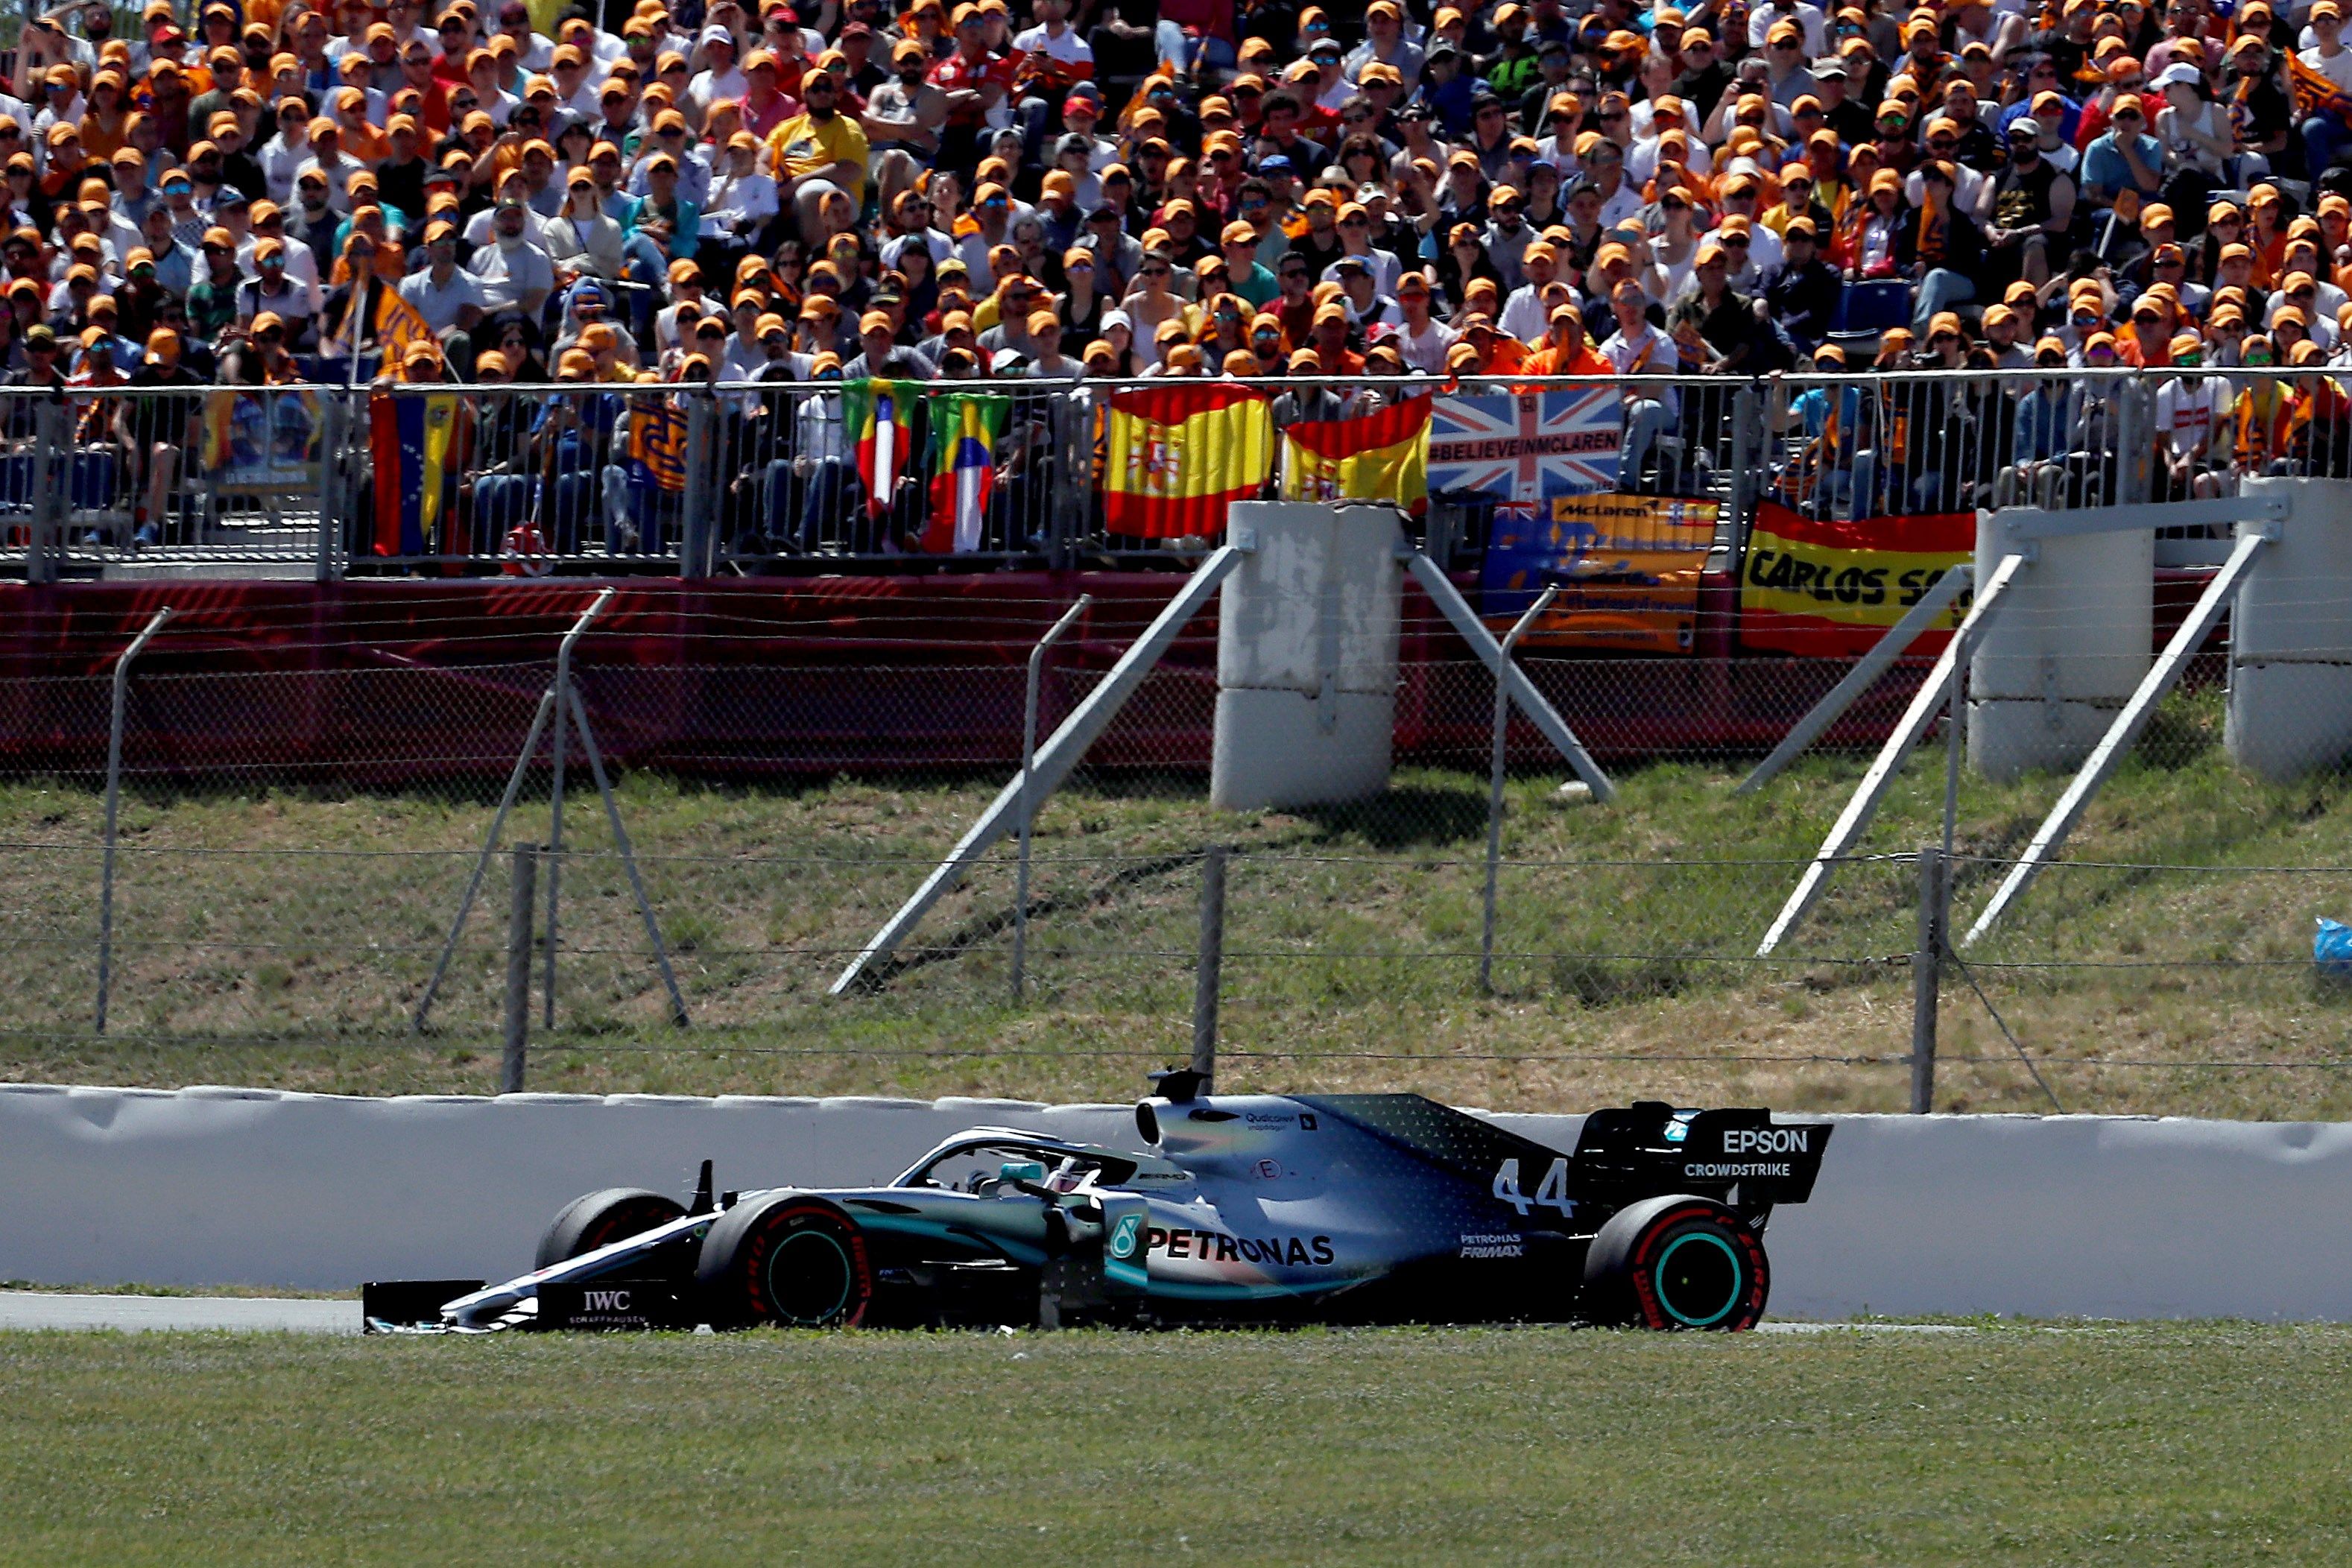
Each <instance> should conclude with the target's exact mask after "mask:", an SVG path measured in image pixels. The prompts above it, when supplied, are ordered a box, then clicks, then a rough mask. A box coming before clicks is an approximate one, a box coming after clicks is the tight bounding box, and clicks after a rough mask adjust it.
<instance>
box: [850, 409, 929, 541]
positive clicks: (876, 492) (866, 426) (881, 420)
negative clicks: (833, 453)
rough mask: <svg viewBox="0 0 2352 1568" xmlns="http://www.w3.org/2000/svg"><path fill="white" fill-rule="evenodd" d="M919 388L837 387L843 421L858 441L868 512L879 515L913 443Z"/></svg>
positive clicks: (859, 469) (886, 506)
mask: <svg viewBox="0 0 2352 1568" xmlns="http://www.w3.org/2000/svg"><path fill="white" fill-rule="evenodd" d="M922 395H923V389H922V387H921V386H920V385H919V384H917V383H915V382H911V381H877V380H859V381H851V382H845V383H843V384H842V388H841V421H842V425H843V426H844V427H845V428H846V429H847V430H848V431H849V433H850V435H851V436H852V437H855V438H856V442H857V477H858V478H859V479H864V480H865V481H866V511H867V513H868V514H869V515H871V516H873V517H877V518H879V517H882V516H884V515H885V514H886V513H887V512H888V511H889V510H890V497H891V496H892V494H893V493H895V492H896V491H897V489H898V476H899V475H901V474H903V473H905V472H906V471H907V468H908V461H907V457H908V449H909V448H910V447H912V446H913V445H914V441H915V410H916V408H917V406H918V405H919V404H920V402H921V400H922Z"/></svg>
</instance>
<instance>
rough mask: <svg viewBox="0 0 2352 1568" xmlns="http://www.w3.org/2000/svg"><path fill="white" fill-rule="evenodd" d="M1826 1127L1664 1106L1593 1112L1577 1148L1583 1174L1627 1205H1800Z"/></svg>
mask: <svg viewBox="0 0 2352 1568" xmlns="http://www.w3.org/2000/svg"><path fill="white" fill-rule="evenodd" d="M1832 1131H1835V1129H1834V1128H1833V1127H1832V1126H1831V1125H1830V1123H1828V1122H1826V1121H1773V1120H1772V1113H1771V1112H1770V1111H1769V1110H1764V1109H1762V1108H1761V1107H1757V1108H1754V1109H1748V1110H1675V1108H1674V1107H1673V1106H1671V1105H1668V1104H1667V1103H1666V1102H1665V1101H1664V1100H1637V1101H1635V1102H1634V1103H1633V1105H1631V1106H1628V1107H1626V1108H1624V1109H1622V1110H1616V1109H1612V1110H1596V1111H1594V1112H1592V1113H1591V1115H1590V1116H1587V1117H1586V1118H1585V1119H1584V1131H1582V1132H1581V1133H1580V1135H1579V1136H1578V1138H1577V1141H1576V1156H1575V1164H1576V1168H1577V1172H1578V1174H1579V1175H1580V1176H1581V1177H1583V1178H1584V1179H1585V1180H1586V1181H1587V1182H1589V1183H1591V1184H1594V1185H1596V1186H1603V1187H1608V1186H1615V1187H1621V1188H1622V1189H1625V1198H1626V1200H1627V1201H1631V1200H1632V1199H1633V1198H1635V1197H1640V1196H1649V1195H1653V1194H1664V1193H1698V1194H1705V1195H1710V1196H1714V1195H1720V1196H1723V1197H1725V1198H1726V1200H1727V1201H1729V1200H1730V1199H1731V1198H1732V1197H1733V1196H1734V1195H1735V1189H1736V1197H1737V1201H1738V1203H1739V1205H1741V1206H1742V1207H1746V1208H1755V1207H1759V1206H1763V1205H1771V1204H1801V1203H1803V1202H1804V1201H1805V1200H1806V1199H1807V1198H1809V1197H1811V1196H1812V1193H1813V1179H1814V1177H1816V1176H1818V1175H1820V1174H1821V1169H1822V1152H1823V1151H1824V1150H1826V1149H1827V1148H1828V1147H1829V1142H1830V1134H1831V1133H1832Z"/></svg>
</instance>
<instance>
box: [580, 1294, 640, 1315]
mask: <svg viewBox="0 0 2352 1568" xmlns="http://www.w3.org/2000/svg"><path fill="white" fill-rule="evenodd" d="M580 1307H581V1310H583V1311H588V1312H625V1311H627V1310H629V1293H628V1292H627V1291H626V1290H583V1291H582V1292H581V1293H580Z"/></svg>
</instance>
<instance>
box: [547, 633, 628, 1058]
mask: <svg viewBox="0 0 2352 1568" xmlns="http://www.w3.org/2000/svg"><path fill="white" fill-rule="evenodd" d="M616 591H617V590H615V589H612V588H607V589H605V590H604V592H602V593H600V594H598V595H596V599H595V602H594V603H593V604H592V605H589V606H588V609H587V611H586V613H585V614H583V616H581V617H580V618H579V619H578V620H576V621H574V622H572V629H571V630H570V631H568V632H566V633H564V634H563V640H562V642H560V643H558V644H556V645H555V680H554V683H553V685H552V686H551V687H550V690H551V692H553V694H554V697H555V740H554V745H553V749H552V751H551V752H550V761H551V763H552V764H553V772H552V773H551V775H550V777H549V780H548V790H547V795H548V800H547V812H548V818H549V823H548V829H547V1026H548V1027H549V1028H551V1029H552V1028H553V1027H555V923H556V904H557V901H558V900H559V899H560V897H561V895H562V878H563V764H564V762H565V760H566V753H567V752H570V750H571V747H572V742H571V738H570V737H569V736H568V735H567V734H566V733H565V732H564V724H565V721H567V720H568V719H570V718H571V716H572V714H571V695H572V644H574V643H576V642H578V641H579V640H580V634H581V633H583V632H584V631H586V630H587V629H588V623H589V622H591V621H593V620H594V619H595V618H596V617H597V616H600V615H602V614H604V606H605V605H609V604H611V603H612V602H613V595H614V593H615V592H616Z"/></svg>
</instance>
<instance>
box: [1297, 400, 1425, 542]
mask: <svg viewBox="0 0 2352 1568" xmlns="http://www.w3.org/2000/svg"><path fill="white" fill-rule="evenodd" d="M1429 406H1430V405H1429V398H1428V396H1427V395H1423V396H1420V397H1409V398H1406V399H1405V400H1403V401H1402V402H1401V403H1396V404H1392V405H1390V406H1389V407H1386V408H1383V409H1381V411H1380V412H1379V413H1377V414H1374V415H1372V416H1370V417H1368V418H1364V419H1314V420H1304V421H1301V422H1300V423H1298V424H1297V425H1293V426H1290V427H1289V428H1288V429H1286V430H1285V431H1284V432H1283V433H1282V499H1283V500H1388V501H1394V502H1396V503H1397V504H1398V505H1399V506H1402V507H1403V508H1404V509H1405V510H1408V511H1410V512H1412V513H1413V514H1415V515H1416V516H1418V515H1419V514H1420V513H1422V512H1423V511H1426V510H1428V509H1429Z"/></svg>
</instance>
